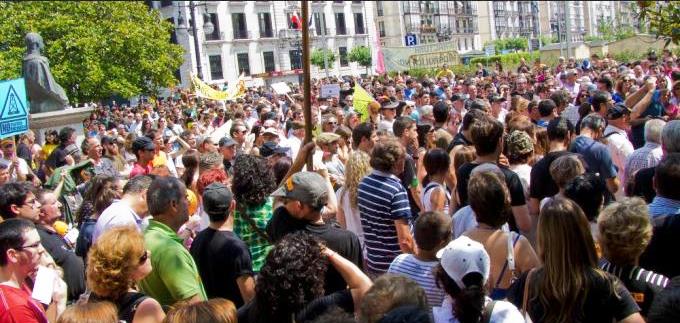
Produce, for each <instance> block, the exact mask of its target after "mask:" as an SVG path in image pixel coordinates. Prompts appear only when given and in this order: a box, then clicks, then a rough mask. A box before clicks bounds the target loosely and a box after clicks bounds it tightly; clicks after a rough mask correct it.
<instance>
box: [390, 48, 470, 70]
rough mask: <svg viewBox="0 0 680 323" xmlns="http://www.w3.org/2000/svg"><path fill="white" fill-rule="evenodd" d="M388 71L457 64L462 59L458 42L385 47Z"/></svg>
mask: <svg viewBox="0 0 680 323" xmlns="http://www.w3.org/2000/svg"><path fill="white" fill-rule="evenodd" d="M382 52H383V56H384V58H385V68H386V69H387V71H390V72H391V71H404V70H409V69H413V68H433V67H441V66H442V65H444V64H449V65H455V64H458V63H459V61H460V57H459V55H458V51H457V47H456V43H455V42H453V41H448V42H440V43H433V44H425V45H417V46H409V47H383V48H382Z"/></svg>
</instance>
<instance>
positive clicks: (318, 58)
mask: <svg viewBox="0 0 680 323" xmlns="http://www.w3.org/2000/svg"><path fill="white" fill-rule="evenodd" d="M324 55H327V57H328V62H327V63H328V68H333V63H335V53H333V52H332V51H331V50H330V49H325V48H323V49H318V48H316V49H314V51H312V55H311V56H310V57H309V62H310V63H312V65H314V66H316V67H318V68H321V69H322V68H324V65H323V57H324Z"/></svg>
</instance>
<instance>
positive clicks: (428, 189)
mask: <svg viewBox="0 0 680 323" xmlns="http://www.w3.org/2000/svg"><path fill="white" fill-rule="evenodd" d="M435 188H439V189H441V190H442V191H444V193H445V194H446V203H445V204H444V213H445V214H449V204H450V203H451V193H450V192H449V190H448V189H446V186H444V184H439V183H437V182H429V183H427V185H425V188H423V192H422V193H421V194H420V201H421V202H422V203H423V208H424V210H423V211H424V212H427V211H432V209H433V207H432V201H431V196H432V192H434V191H435Z"/></svg>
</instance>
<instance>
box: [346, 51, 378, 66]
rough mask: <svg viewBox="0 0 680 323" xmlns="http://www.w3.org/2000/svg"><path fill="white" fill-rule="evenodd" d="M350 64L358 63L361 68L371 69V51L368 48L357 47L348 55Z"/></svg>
mask: <svg viewBox="0 0 680 323" xmlns="http://www.w3.org/2000/svg"><path fill="white" fill-rule="evenodd" d="M347 58H348V59H349V61H350V62H357V64H359V65H360V66H363V67H370V66H371V65H372V62H371V49H370V48H368V47H366V46H357V47H354V48H352V50H351V51H349V54H348V55H347Z"/></svg>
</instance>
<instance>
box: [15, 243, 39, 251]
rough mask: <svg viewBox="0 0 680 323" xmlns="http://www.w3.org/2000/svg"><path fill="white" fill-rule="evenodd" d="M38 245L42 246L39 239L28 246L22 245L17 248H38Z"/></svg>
mask: <svg viewBox="0 0 680 323" xmlns="http://www.w3.org/2000/svg"><path fill="white" fill-rule="evenodd" d="M38 247H40V241H38V242H36V243H34V244H30V245H28V246H21V247H19V248H17V250H25V249H33V248H38Z"/></svg>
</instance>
